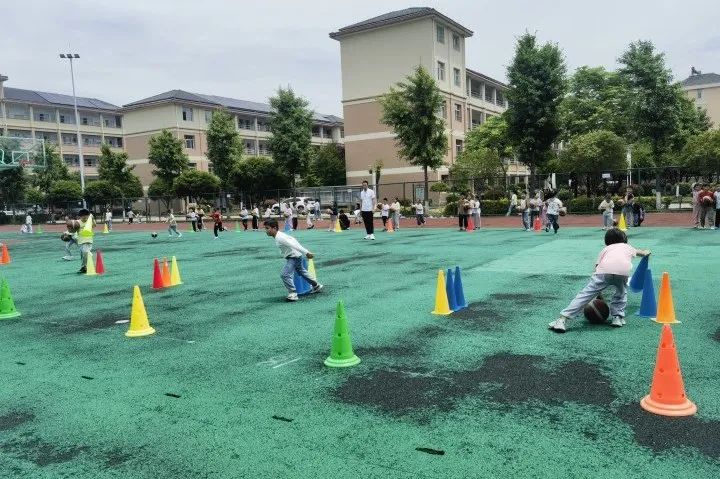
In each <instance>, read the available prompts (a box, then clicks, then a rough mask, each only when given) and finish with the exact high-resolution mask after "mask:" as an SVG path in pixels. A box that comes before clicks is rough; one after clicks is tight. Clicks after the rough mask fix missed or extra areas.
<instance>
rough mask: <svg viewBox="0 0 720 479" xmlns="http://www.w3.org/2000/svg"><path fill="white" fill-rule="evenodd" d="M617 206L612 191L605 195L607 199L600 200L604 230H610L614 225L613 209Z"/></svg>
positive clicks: (599, 208) (599, 207)
mask: <svg viewBox="0 0 720 479" xmlns="http://www.w3.org/2000/svg"><path fill="white" fill-rule="evenodd" d="M614 208H615V202H613V200H612V196H611V195H610V193H608V194H606V195H605V199H604V200H602V202H600V206H598V210H600V211H602V212H603V213H602V215H603V227H602V229H603V231H605V230H609V229H610V228H612V227H613V209H614Z"/></svg>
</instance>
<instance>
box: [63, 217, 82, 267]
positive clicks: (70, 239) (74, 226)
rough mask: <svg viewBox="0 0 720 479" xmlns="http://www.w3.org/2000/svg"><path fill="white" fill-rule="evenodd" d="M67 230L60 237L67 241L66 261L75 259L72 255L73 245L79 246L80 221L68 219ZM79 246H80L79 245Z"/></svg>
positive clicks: (64, 257)
mask: <svg viewBox="0 0 720 479" xmlns="http://www.w3.org/2000/svg"><path fill="white" fill-rule="evenodd" d="M65 227H66V228H67V229H66V231H65V232H64V233H63V234H62V235H60V239H62V240H63V241H65V256H63V259H64V260H65V261H72V260H74V259H75V257H73V255H72V246H73V245H75V246H78V231H79V230H80V222H79V221H73V220H68V221H67V222H66V223H65ZM78 247H79V246H78Z"/></svg>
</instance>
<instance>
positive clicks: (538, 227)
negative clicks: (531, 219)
mask: <svg viewBox="0 0 720 479" xmlns="http://www.w3.org/2000/svg"><path fill="white" fill-rule="evenodd" d="M541 229H542V225H541V224H540V217H539V216H536V217H535V224H534V225H533V230H535V231H540V230H541Z"/></svg>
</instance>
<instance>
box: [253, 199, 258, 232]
mask: <svg viewBox="0 0 720 479" xmlns="http://www.w3.org/2000/svg"><path fill="white" fill-rule="evenodd" d="M259 218H260V209H259V208H258V206H257V205H252V230H253V231H257V230H258V221H259Z"/></svg>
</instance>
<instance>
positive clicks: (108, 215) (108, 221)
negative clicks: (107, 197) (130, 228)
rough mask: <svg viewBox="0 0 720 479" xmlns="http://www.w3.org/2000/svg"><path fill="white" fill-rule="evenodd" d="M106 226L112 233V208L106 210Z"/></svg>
mask: <svg viewBox="0 0 720 479" xmlns="http://www.w3.org/2000/svg"><path fill="white" fill-rule="evenodd" d="M105 226H107V229H108V231H112V211H111V210H110V208H108V209H107V210H105Z"/></svg>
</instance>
